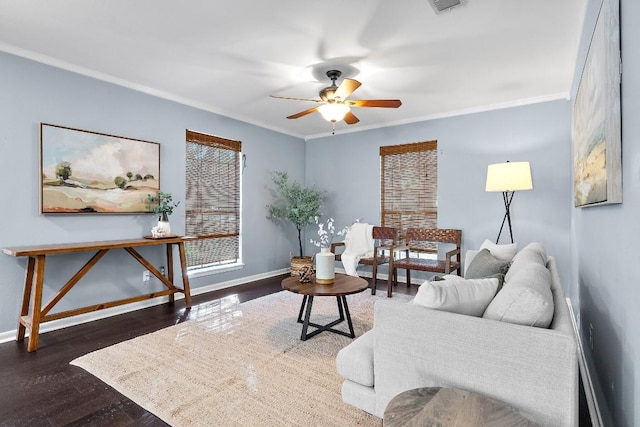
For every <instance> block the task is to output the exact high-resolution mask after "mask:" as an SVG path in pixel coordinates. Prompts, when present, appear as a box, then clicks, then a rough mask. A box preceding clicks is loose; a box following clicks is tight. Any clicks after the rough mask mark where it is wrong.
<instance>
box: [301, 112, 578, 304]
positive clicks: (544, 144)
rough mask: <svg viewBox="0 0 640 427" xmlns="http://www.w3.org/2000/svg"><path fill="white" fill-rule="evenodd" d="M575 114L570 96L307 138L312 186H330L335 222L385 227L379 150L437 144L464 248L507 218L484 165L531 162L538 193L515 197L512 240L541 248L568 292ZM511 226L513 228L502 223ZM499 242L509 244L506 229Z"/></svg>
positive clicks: (445, 216)
mask: <svg viewBox="0 0 640 427" xmlns="http://www.w3.org/2000/svg"><path fill="white" fill-rule="evenodd" d="M570 121H571V110H570V104H569V102H568V101H566V100H559V101H553V102H545V103H539V104H534V105H526V106H521V107H515V108H508V109H502V110H495V111H488V112H484V113H477V114H470V115H464V116H457V117H453V118H446V119H439V120H431V121H426V122H420V123H414V124H410V125H404V126H398V127H391V128H385V129H380V130H371V131H365V132H357V133H349V134H345V135H334V136H329V137H325V138H319V139H313V140H310V141H308V142H307V150H306V156H307V160H306V163H307V169H306V175H307V180H308V181H309V182H312V183H315V184H317V185H318V186H320V187H321V188H325V189H327V190H328V191H329V194H330V196H331V197H330V198H329V200H328V203H327V205H326V209H325V211H326V214H327V215H329V216H333V217H334V218H335V219H336V224H337V226H338V227H341V226H342V225H346V224H350V223H351V222H353V221H354V220H355V219H356V218H364V220H365V221H367V222H369V223H371V224H379V223H380V156H379V147H380V146H384V145H396V144H406V143H411V142H419V141H429V140H437V141H438V226H439V227H441V228H460V229H462V230H463V233H462V236H463V252H464V251H465V250H467V249H476V248H478V247H479V246H480V244H482V242H483V241H484V239H489V240H493V241H495V239H496V237H497V235H498V231H499V229H500V223H501V221H502V217H503V215H504V204H503V202H502V196H501V194H500V193H487V192H486V191H485V181H486V176H487V175H486V174H487V165H489V164H492V163H501V162H504V161H506V160H510V161H528V162H530V163H531V174H532V179H533V187H534V188H533V190H532V191H521V192H518V193H516V195H515V197H514V199H513V204H512V222H513V233H514V240H515V241H516V242H518V244H519V247H524V246H525V245H526V244H527V243H529V242H532V241H539V242H541V243H543V244H544V246H545V247H546V248H547V251H548V252H549V254H551V255H553V256H555V257H556V258H557V260H558V262H559V265H560V266H561V271H560V273H561V278H562V280H563V283H564V284H565V287H566V288H567V294H569V295H571V294H575V293H576V290H574V289H569V288H568V287H567V285H568V284H569V283H570V282H569V275H570V270H569V268H568V266H569V260H570V252H569V236H570V234H569V231H570V230H569V225H570V216H571V187H570V181H571V178H570V171H571V160H570V156H571V128H570ZM505 227H506V226H505ZM500 242H501V243H507V242H510V240H509V234H508V231H507V230H503V233H502V236H501V239H500Z"/></svg>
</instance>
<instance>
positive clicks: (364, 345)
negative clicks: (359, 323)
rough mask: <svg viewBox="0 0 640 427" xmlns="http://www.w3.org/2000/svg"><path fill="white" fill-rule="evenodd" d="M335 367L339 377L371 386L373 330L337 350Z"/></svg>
mask: <svg viewBox="0 0 640 427" xmlns="http://www.w3.org/2000/svg"><path fill="white" fill-rule="evenodd" d="M336 368H337V370H338V373H339V374H340V376H341V377H343V378H346V379H348V380H350V381H353V382H355V383H358V384H361V385H363V386H367V387H373V330H370V331H368V332H366V333H364V334H363V335H361V336H360V337H358V338H357V339H356V340H354V341H352V342H351V344H349V345H348V346H346V347H344V348H343V349H342V350H340V351H339V352H338V355H337V356H336Z"/></svg>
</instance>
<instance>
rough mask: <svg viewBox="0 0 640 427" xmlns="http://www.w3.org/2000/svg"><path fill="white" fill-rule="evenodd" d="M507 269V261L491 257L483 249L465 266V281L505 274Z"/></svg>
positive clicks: (487, 251)
mask: <svg viewBox="0 0 640 427" xmlns="http://www.w3.org/2000/svg"><path fill="white" fill-rule="evenodd" d="M508 269H509V261H501V260H499V259H498V258H496V257H495V256H493V255H491V253H490V252H489V250H488V249H483V250H481V251H480V252H478V253H477V254H476V256H474V257H473V260H472V261H471V263H470V264H469V265H468V266H467V270H466V271H465V274H464V277H465V279H481V278H483V277H489V276H494V275H496V274H505V273H506V272H507V270H508Z"/></svg>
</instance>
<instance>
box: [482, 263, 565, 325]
mask: <svg viewBox="0 0 640 427" xmlns="http://www.w3.org/2000/svg"><path fill="white" fill-rule="evenodd" d="M514 262H515V260H514ZM550 286H551V273H550V272H549V270H548V269H547V268H546V267H544V266H542V265H540V264H538V263H530V264H529V265H527V266H523V267H522V268H520V269H519V270H518V274H516V275H514V276H512V277H511V278H510V280H508V281H506V282H505V284H504V286H503V288H502V289H501V290H500V292H498V294H497V295H496V296H495V298H494V299H493V300H492V301H491V303H490V304H489V305H488V307H487V309H486V310H485V312H484V314H483V316H482V317H484V318H486V319H493V320H499V321H502V322H509V323H516V324H518V325H525V326H537V327H540V328H548V327H549V325H550V324H551V320H553V310H554V307H553V294H552V292H551V287H550Z"/></svg>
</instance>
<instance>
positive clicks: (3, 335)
mask: <svg viewBox="0 0 640 427" xmlns="http://www.w3.org/2000/svg"><path fill="white" fill-rule="evenodd" d="M289 271H290V269H288V268H283V269H281V270H276V271H270V272H267V273H262V274H256V275H253V276H248V277H242V278H240V279H234V280H228V281H226V282H221V283H214V284H211V285H207V286H201V287H198V288H194V289H191V296H195V295H201V294H205V293H207V292H212V291H217V290H220V289H225V288H230V287H232V286H237V285H242V284H245V283H249V282H254V281H256V280H262V279H268V278H269V277H274V276H279V275H281V274H286V273H288V272H289ZM174 297H175V299H176V300H180V299H184V295H183V294H175V295H174ZM168 301H169V297H168V296H167V297H161V298H153V299H149V300H144V301H140V302H135V303H131V304H125V305H120V306H117V307H111V308H105V309H103V310H98V311H92V312H91V313H85V314H80V315H78V316H73V317H67V318H65V319H59V320H53V321H51V322H46V323H42V324H41V325H40V333H41V334H42V333H45V332H49V331H55V330H58V329H62V328H67V327H69V326H74V325H80V324H82V323H87V322H93V321H94V320H100V319H104V318H107V317H112V316H117V315H119V314H124V313H129V312H131V311H135V310H141V309H143V308H147V307H153V306H155V305H160V304H164V303H166V302H168ZM17 332H18V330H17V329H14V330H12V331H5V332H0V343H4V342H8V341H12V340H15V339H16V334H17ZM27 336H29V330H28V329H27Z"/></svg>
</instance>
